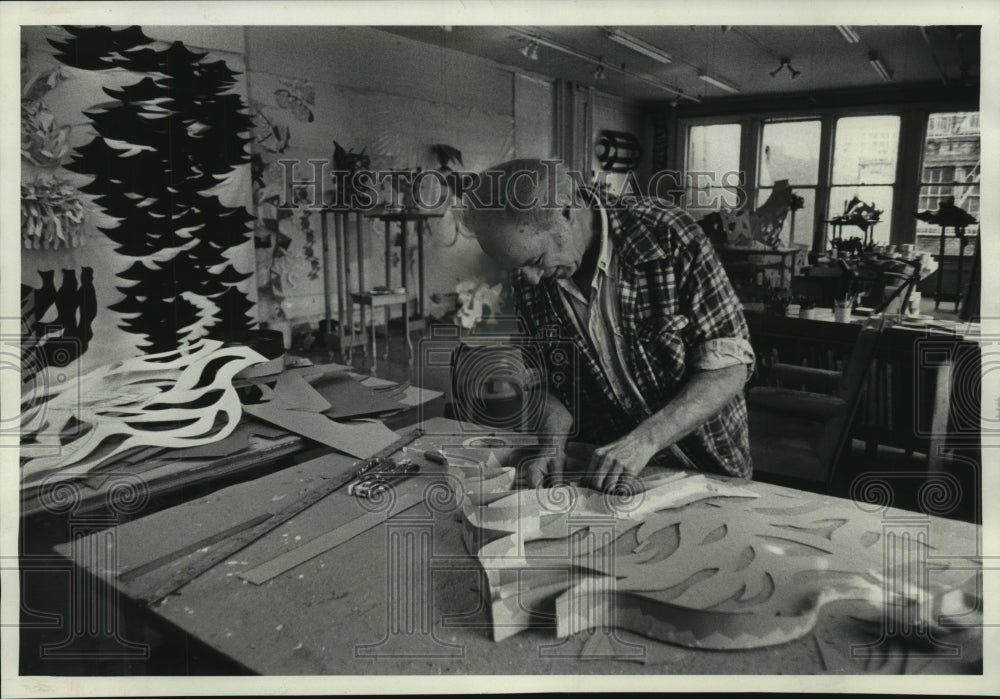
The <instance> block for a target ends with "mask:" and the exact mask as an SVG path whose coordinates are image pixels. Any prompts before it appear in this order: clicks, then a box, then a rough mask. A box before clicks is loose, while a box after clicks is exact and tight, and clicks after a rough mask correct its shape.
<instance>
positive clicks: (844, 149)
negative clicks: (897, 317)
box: [828, 115, 900, 243]
mask: <svg viewBox="0 0 1000 699" xmlns="http://www.w3.org/2000/svg"><path fill="white" fill-rule="evenodd" d="M899 122H900V119H899V117H898V116H891V115H889V116H863V117H843V118H841V119H838V120H837V123H836V127H835V130H834V150H833V176H832V179H831V187H830V206H829V210H828V211H829V218H833V217H834V216H838V215H840V214H842V213H844V211H845V210H846V208H847V207H848V206H849V205H850V202H851V201H853V200H854V198H855V197H856V198H857V199H860V200H861V201H862V202H864V203H866V204H871V205H873V206H874V207H875V208H876V209H878V210H881V211H882V215H881V217H880V218H879V223H877V224H876V225H875V229H874V231H873V235H874V239H875V241H876V242H877V243H888V242H889V233H890V231H891V230H892V202H893V198H894V196H895V184H896V155H897V153H898V151H899ZM854 235H857V236H859V237H860V236H861V229H855V231H852V232H851V233H850V235H848V232H847V229H845V230H844V236H845V237H851V236H854Z"/></svg>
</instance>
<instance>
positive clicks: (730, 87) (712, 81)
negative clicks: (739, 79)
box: [698, 71, 740, 93]
mask: <svg viewBox="0 0 1000 699" xmlns="http://www.w3.org/2000/svg"><path fill="white" fill-rule="evenodd" d="M698 79H699V80H701V81H702V82H706V83H708V84H709V85H714V86H715V87H717V88H719V89H720V90H725V91H726V92H733V93H736V92H739V91H740V88H739V86H738V85H735V84H734V83H731V82H729V81H728V80H726V79H725V78H720V77H718V76H715V75H710V74H708V73H706V72H704V71H701V72H699V73H698Z"/></svg>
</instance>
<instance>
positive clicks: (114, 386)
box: [21, 340, 265, 483]
mask: <svg viewBox="0 0 1000 699" xmlns="http://www.w3.org/2000/svg"><path fill="white" fill-rule="evenodd" d="M263 361H265V359H264V357H262V356H261V355H260V354H258V353H257V352H255V351H253V350H251V349H249V348H248V347H242V346H232V347H224V346H223V345H222V343H221V342H218V341H215V340H204V341H202V342H200V343H197V344H194V345H191V346H189V347H187V348H184V349H182V350H172V351H170V352H166V353H163V354H161V355H151V356H144V357H134V358H131V359H126V360H125V361H123V362H120V363H118V364H114V365H111V366H106V367H101V368H98V369H96V370H94V371H91V372H90V373H89V374H87V375H86V376H84V377H82V378H81V379H80V382H79V384H78V386H79V388H78V389H77V388H76V386H72V387H70V388H67V389H64V390H63V391H62V392H61V393H59V394H57V395H55V396H53V398H52V400H50V401H49V402H48V403H47V404H46V406H45V411H46V420H47V423H48V424H49V425H50V426H54V425H64V424H67V423H68V422H69V421H70V420H81V421H84V422H88V423H90V424H92V425H94V428H93V429H91V430H89V431H88V432H86V433H85V434H82V435H81V436H79V437H78V438H77V439H76V440H74V441H71V442H69V443H67V444H59V435H58V434H57V433H58V431H59V430H52V429H49V430H43V431H42V432H40V433H39V435H37V442H36V444H38V445H40V446H48V447H58V449H53V450H52V451H55V452H57V453H56V454H55V455H48V456H39V457H36V458H33V459H29V460H27V461H26V462H25V463H24V464H23V466H22V468H21V476H22V480H23V482H25V483H30V482H33V481H34V480H36V479H38V478H40V477H42V476H43V475H46V474H51V475H50V478H56V479H62V478H71V477H75V476H79V475H83V474H86V473H88V472H89V471H91V470H93V469H94V468H96V467H97V466H99V465H100V464H101V462H103V461H104V460H105V459H108V458H110V457H113V456H115V455H117V454H120V453H122V452H124V451H127V450H129V449H133V448H135V447H146V446H158V447H171V448H178V449H182V448H185V447H195V446H200V445H203V444H209V443H211V442H216V441H218V440H220V439H224V438H225V437H227V436H229V434H230V433H231V432H232V431H233V430H234V429H235V428H236V426H237V425H238V424H239V421H240V416H241V415H242V412H243V411H242V406H241V404H240V400H239V396H237V394H236V390H235V389H234V388H233V385H232V382H233V377H235V376H236V374H238V373H239V372H240V371H242V370H243V369H245V368H247V367H249V366H253V365H254V364H259V363H261V362H263ZM164 384H166V385H168V386H169V388H167V389H166V390H160V389H161V387H162V386H163V385H164ZM192 405H196V406H198V407H197V409H193V408H192V407H191V406H192ZM113 440H117V443H116V445H115V446H114V448H112V449H107V448H103V449H102V448H101V447H102V445H106V444H107V443H108V442H110V441H113ZM51 472H58V473H51Z"/></svg>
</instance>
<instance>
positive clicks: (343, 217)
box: [334, 211, 351, 354]
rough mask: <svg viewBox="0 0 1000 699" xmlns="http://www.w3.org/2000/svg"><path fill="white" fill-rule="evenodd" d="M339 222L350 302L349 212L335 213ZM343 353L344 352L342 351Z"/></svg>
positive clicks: (345, 280) (339, 237)
mask: <svg viewBox="0 0 1000 699" xmlns="http://www.w3.org/2000/svg"><path fill="white" fill-rule="evenodd" d="M334 216H335V217H336V219H335V220H336V222H337V238H338V239H339V240H340V247H341V250H342V255H341V259H342V260H343V264H342V265H341V266H342V268H343V270H344V277H343V279H344V298H346V299H348V303H350V300H349V299H350V298H351V249H350V240H349V239H348V237H347V214H345V213H344V212H343V211H338V212H337V213H335V214H334ZM343 334H344V333H343V330H341V335H343ZM341 354H343V352H341Z"/></svg>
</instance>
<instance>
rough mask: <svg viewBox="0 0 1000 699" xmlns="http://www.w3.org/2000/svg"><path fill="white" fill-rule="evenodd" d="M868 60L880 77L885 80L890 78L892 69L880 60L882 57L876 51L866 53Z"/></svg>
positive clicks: (887, 80)
mask: <svg viewBox="0 0 1000 699" xmlns="http://www.w3.org/2000/svg"><path fill="white" fill-rule="evenodd" d="M868 62H869V63H871V64H872V68H874V69H875V72H876V73H878V76H879V77H880V78H882V79H883V80H884V81H886V82H889V81H890V80H892V71H891V70H889V68H888V67H887V66H886V65H885V63H883V62H882V58H881V56H879V55H878V52H877V51H872V52H871V53H869V54H868Z"/></svg>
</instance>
